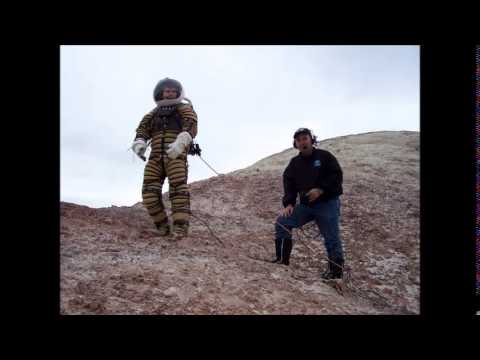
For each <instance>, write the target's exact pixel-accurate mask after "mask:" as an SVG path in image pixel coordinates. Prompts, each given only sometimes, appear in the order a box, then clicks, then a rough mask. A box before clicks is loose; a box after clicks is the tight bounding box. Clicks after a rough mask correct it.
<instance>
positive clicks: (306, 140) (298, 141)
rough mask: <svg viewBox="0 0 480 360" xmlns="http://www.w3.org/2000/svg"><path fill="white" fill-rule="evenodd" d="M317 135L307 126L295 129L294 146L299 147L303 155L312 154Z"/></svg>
mask: <svg viewBox="0 0 480 360" xmlns="http://www.w3.org/2000/svg"><path fill="white" fill-rule="evenodd" d="M316 140H317V137H316V136H313V135H312V132H311V131H310V130H309V129H306V128H300V129H298V130H297V131H295V134H294V135H293V147H294V148H295V149H298V150H299V151H300V152H301V153H302V155H310V154H311V153H312V151H313V144H314V143H315V142H316Z"/></svg>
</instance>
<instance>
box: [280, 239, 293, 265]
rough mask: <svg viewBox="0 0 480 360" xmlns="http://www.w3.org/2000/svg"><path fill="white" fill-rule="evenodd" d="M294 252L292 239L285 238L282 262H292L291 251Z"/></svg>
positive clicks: (285, 263) (287, 263) (286, 263)
mask: <svg viewBox="0 0 480 360" xmlns="http://www.w3.org/2000/svg"><path fill="white" fill-rule="evenodd" d="M291 252H292V239H291V238H290V239H283V242H282V264H284V265H289V264H290V253H291Z"/></svg>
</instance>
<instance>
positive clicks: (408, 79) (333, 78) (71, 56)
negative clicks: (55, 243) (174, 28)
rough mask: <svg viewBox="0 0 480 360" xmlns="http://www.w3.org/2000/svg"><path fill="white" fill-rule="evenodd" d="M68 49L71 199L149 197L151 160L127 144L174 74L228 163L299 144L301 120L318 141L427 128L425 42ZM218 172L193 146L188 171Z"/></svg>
mask: <svg viewBox="0 0 480 360" xmlns="http://www.w3.org/2000/svg"><path fill="white" fill-rule="evenodd" d="M60 55H61V61H60V67H61V69H60V71H61V78H60V82H61V84H60V86H61V89H60V94H61V99H60V105H61V109H60V116H61V119H60V131H61V139H60V143H61V152H60V156H61V164H60V174H61V200H62V201H67V202H74V203H76V204H81V205H87V206H90V207H106V206H111V205H116V206H131V205H133V204H135V203H136V202H138V201H141V186H142V180H143V169H144V166H145V163H144V162H143V161H142V160H140V159H138V158H136V157H135V155H133V152H132V151H130V150H128V148H129V147H130V146H131V143H132V141H133V138H134V136H135V129H136V128H137V126H138V124H139V122H140V120H141V119H142V117H143V116H144V115H145V114H146V113H147V112H148V111H150V110H152V109H153V108H154V107H155V103H154V101H153V88H154V87H155V85H156V83H157V82H158V80H160V79H162V78H165V77H170V78H174V79H177V80H179V81H180V82H181V83H182V85H183V86H184V88H185V91H186V96H187V97H188V98H190V100H191V101H192V103H193V106H194V109H195V111H196V112H197V115H198V135H197V137H196V139H195V140H196V141H197V142H198V143H199V144H200V146H201V148H202V156H203V158H204V159H205V160H206V161H207V162H208V163H209V164H210V165H211V166H212V167H213V168H214V169H215V170H217V171H218V172H221V173H227V172H230V171H233V170H237V169H241V168H244V167H247V166H249V165H251V164H253V163H254V162H256V161H258V160H260V159H262V158H264V157H267V156H269V155H271V154H274V153H277V152H280V151H283V150H285V149H287V148H289V147H291V145H292V136H293V133H294V131H295V130H296V129H297V128H299V127H309V128H311V129H312V130H313V132H314V133H315V134H316V135H317V136H318V138H319V140H322V139H327V138H331V137H336V136H342V135H349V134H358V133H363V132H369V131H382V130H413V131H419V127H420V117H419V116H420V115H419V110H420V95H419V91H420V85H419V82H420V63H419V47H418V46H70V45H69V46H61V51H60ZM147 154H148V152H147ZM211 176H215V174H214V173H213V172H212V171H211V170H210V169H209V168H208V167H207V166H206V165H205V164H204V163H203V162H202V161H201V160H200V159H199V158H198V157H197V156H195V157H192V156H189V182H193V181H197V180H201V179H206V178H209V177H211ZM163 191H168V182H167V181H166V182H165V185H164V189H163Z"/></svg>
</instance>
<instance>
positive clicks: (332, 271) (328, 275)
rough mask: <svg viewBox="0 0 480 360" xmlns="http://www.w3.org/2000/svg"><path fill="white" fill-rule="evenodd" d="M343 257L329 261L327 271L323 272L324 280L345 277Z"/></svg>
mask: <svg viewBox="0 0 480 360" xmlns="http://www.w3.org/2000/svg"><path fill="white" fill-rule="evenodd" d="M343 263H344V261H343V260H342V259H336V260H332V261H329V262H328V267H327V271H325V272H324V273H323V274H322V278H323V279H324V280H332V279H342V278H343Z"/></svg>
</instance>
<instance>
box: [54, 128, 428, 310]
mask: <svg viewBox="0 0 480 360" xmlns="http://www.w3.org/2000/svg"><path fill="white" fill-rule="evenodd" d="M319 147H320V148H323V149H326V150H329V151H331V152H332V153H333V154H334V155H335V156H336V157H337V159H338V160H339V162H340V164H341V166H342V168H343V171H344V195H343V196H342V198H341V199H342V218H341V236H342V238H343V241H344V247H345V254H346V265H348V268H347V273H348V276H347V277H346V279H345V280H344V281H341V282H334V283H325V282H323V281H321V280H320V277H319V275H320V273H321V272H323V270H324V269H325V267H326V260H325V249H324V246H323V243H322V241H323V240H322V238H321V237H320V236H318V235H317V232H318V231H317V230H316V229H315V227H314V225H312V224H309V225H306V226H305V227H304V228H303V229H302V231H299V230H295V231H294V248H293V252H292V256H291V264H290V266H289V267H287V266H284V265H277V264H270V263H268V262H265V261H264V259H270V258H271V257H273V252H274V245H273V223H274V220H275V218H276V217H277V215H278V213H279V211H280V210H281V197H282V193H283V189H282V178H281V175H282V171H283V169H284V168H285V166H286V165H287V163H288V161H289V159H290V158H291V157H293V156H295V155H296V153H297V152H296V150H294V149H288V150H285V151H283V152H281V153H279V154H274V155H272V156H270V157H268V158H265V159H263V160H260V161H258V162H257V163H255V164H253V165H252V166H250V167H248V168H245V169H242V170H239V171H235V172H232V173H229V174H225V175H221V176H215V177H212V178H209V179H207V180H203V181H198V182H194V183H191V184H190V189H191V199H192V200H191V202H192V205H191V206H192V212H193V217H192V221H191V223H192V224H191V227H190V229H191V233H190V236H189V237H187V238H184V239H182V240H180V241H178V242H171V241H168V240H167V239H165V238H160V237H158V236H157V235H156V232H155V228H154V226H153V223H152V222H151V220H150V218H149V216H148V214H147V212H146V211H145V209H143V206H142V205H141V204H140V203H138V204H136V205H134V206H132V207H116V206H112V207H109V208H100V209H92V208H88V207H85V206H79V205H75V204H70V203H61V204H60V206H61V229H60V235H61V257H60V260H61V313H62V314H414V313H419V286H420V284H419V265H420V264H419V257H420V250H419V228H420V223H419V222H420V214H419V207H420V204H419V202H420V201H419V190H420V189H419V186H420V185H419V184H420V181H419V133H418V132H408V131H402V132H374V133H366V134H359V135H351V136H344V137H338V138H333V139H328V140H325V141H322V142H320V144H319ZM165 189H166V186H165ZM164 197H165V203H166V204H167V205H168V204H169V203H168V200H167V194H164Z"/></svg>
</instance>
